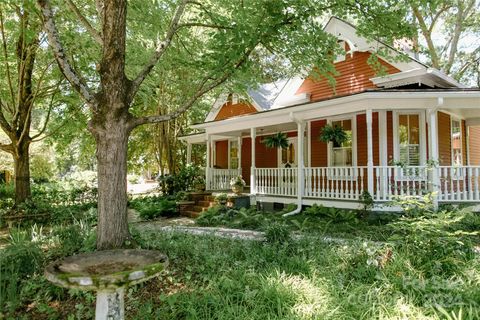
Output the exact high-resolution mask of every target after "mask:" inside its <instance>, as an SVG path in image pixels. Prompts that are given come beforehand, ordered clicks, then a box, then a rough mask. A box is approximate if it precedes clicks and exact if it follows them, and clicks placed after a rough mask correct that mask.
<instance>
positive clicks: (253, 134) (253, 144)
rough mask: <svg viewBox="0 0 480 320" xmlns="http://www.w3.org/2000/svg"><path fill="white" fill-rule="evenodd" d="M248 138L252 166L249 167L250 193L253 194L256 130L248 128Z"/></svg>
mask: <svg viewBox="0 0 480 320" xmlns="http://www.w3.org/2000/svg"><path fill="white" fill-rule="evenodd" d="M250 137H251V139H252V141H251V144H252V164H251V167H250V193H251V194H255V183H256V182H255V140H256V139H257V129H256V128H250Z"/></svg>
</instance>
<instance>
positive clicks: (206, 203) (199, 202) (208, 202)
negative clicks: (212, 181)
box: [197, 200, 214, 208]
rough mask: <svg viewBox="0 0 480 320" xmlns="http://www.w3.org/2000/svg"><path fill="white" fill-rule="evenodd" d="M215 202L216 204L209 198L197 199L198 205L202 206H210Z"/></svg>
mask: <svg viewBox="0 0 480 320" xmlns="http://www.w3.org/2000/svg"><path fill="white" fill-rule="evenodd" d="M213 204H214V202H212V201H207V200H200V201H197V205H199V206H202V207H205V208H209V207H211V206H212V205H213Z"/></svg>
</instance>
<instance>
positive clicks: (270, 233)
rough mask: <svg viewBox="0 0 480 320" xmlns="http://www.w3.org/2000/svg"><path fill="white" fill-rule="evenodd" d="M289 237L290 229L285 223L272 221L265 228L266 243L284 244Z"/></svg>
mask: <svg viewBox="0 0 480 320" xmlns="http://www.w3.org/2000/svg"><path fill="white" fill-rule="evenodd" d="M291 238H292V237H291V235H290V230H289V229H288V227H287V226H286V225H285V224H281V223H273V224H270V225H268V226H267V227H266V228H265V239H266V241H267V242H268V243H273V244H284V243H287V242H289V241H290V240H291Z"/></svg>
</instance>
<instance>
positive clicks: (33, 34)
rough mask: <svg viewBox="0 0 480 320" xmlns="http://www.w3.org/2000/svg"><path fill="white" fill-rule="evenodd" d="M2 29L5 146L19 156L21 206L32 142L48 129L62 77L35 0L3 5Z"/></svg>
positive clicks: (0, 103)
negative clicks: (50, 48)
mask: <svg viewBox="0 0 480 320" xmlns="http://www.w3.org/2000/svg"><path fill="white" fill-rule="evenodd" d="M0 32H1V39H0V41H1V49H0V51H1V57H2V59H1V60H0V66H1V67H0V79H1V80H0V81H1V86H0V128H1V129H2V130H3V132H4V133H5V135H6V137H7V139H5V140H2V141H0V150H1V151H5V152H8V153H9V154H11V155H12V157H13V162H14V174H15V203H16V204H17V205H18V204H20V203H22V202H24V201H25V200H26V199H27V198H28V197H29V196H30V192H31V191H30V145H31V143H32V142H35V141H36V140H38V139H41V138H42V134H43V133H44V132H45V130H46V128H47V123H48V120H49V116H50V112H51V110H52V107H53V106H54V105H55V104H56V103H57V97H58V95H56V93H57V92H58V88H59V85H60V81H59V80H58V79H61V78H60V77H59V75H60V74H59V73H58V72H56V68H55V66H54V61H55V60H54V58H53V56H52V55H51V53H50V52H49V51H48V50H46V49H47V48H46V37H45V35H44V34H43V33H42V19H41V16H40V15H39V12H38V10H37V9H36V7H35V2H34V1H20V2H18V1H3V2H2V3H0ZM32 130H33V131H32Z"/></svg>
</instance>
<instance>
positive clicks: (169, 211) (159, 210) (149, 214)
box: [130, 197, 177, 220]
mask: <svg viewBox="0 0 480 320" xmlns="http://www.w3.org/2000/svg"><path fill="white" fill-rule="evenodd" d="M130 206H131V207H132V208H133V209H135V210H137V211H138V213H139V215H140V217H141V218H142V219H146V220H151V219H155V218H158V217H160V216H170V215H173V214H175V212H176V208H177V204H176V203H175V201H174V200H171V199H170V198H166V197H144V198H138V199H135V200H132V201H130Z"/></svg>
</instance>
